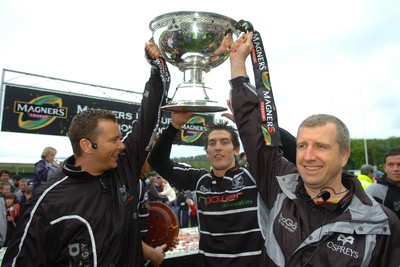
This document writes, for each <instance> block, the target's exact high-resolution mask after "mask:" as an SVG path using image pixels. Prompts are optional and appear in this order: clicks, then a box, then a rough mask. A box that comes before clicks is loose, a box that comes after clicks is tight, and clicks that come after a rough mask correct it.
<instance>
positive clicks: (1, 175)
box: [0, 170, 10, 183]
mask: <svg viewBox="0 0 400 267" xmlns="http://www.w3.org/2000/svg"><path fill="white" fill-rule="evenodd" d="M9 179H10V172H9V171H8V170H1V171H0V183H1V182H8V180H9Z"/></svg>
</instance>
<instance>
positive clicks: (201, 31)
mask: <svg viewBox="0 0 400 267" xmlns="http://www.w3.org/2000/svg"><path fill="white" fill-rule="evenodd" d="M149 27H150V30H151V31H152V32H153V38H154V40H155V42H156V44H157V45H158V48H159V50H160V52H161V55H162V56H163V57H164V58H165V60H166V61H167V62H169V63H170V64H171V65H173V66H176V67H178V69H179V70H180V71H182V72H183V73H184V81H183V83H181V84H179V85H178V86H177V88H176V90H175V93H174V95H173V97H172V100H171V101H170V102H169V103H167V104H166V105H165V106H163V107H161V108H162V109H163V110H168V111H183V112H204V113H207V112H219V111H225V110H226V109H227V108H226V107H224V106H222V105H220V104H218V102H217V101H213V100H210V99H209V96H208V95H209V94H208V93H207V92H209V90H212V89H211V88H210V87H208V86H206V84H205V83H204V74H205V73H207V72H209V71H210V70H211V69H212V68H215V67H217V66H219V65H221V64H222V63H224V62H225V61H226V60H227V59H228V57H229V50H230V46H231V44H232V43H233V41H234V38H238V37H239V34H240V31H239V30H238V29H239V27H238V23H237V22H236V21H235V20H233V19H231V18H229V17H226V16H223V15H219V14H215V13H210V12H196V11H179V12H172V13H167V14H164V15H160V16H158V17H156V18H154V19H153V20H152V21H151V22H150V25H149Z"/></svg>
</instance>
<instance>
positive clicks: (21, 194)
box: [14, 178, 29, 205]
mask: <svg viewBox="0 0 400 267" xmlns="http://www.w3.org/2000/svg"><path fill="white" fill-rule="evenodd" d="M28 189H29V186H28V179H26V178H21V179H20V180H19V188H18V189H17V190H16V191H15V192H14V193H15V195H16V196H17V201H18V203H19V204H21V205H24V203H25V202H26V197H25V193H26V191H27V190H28Z"/></svg>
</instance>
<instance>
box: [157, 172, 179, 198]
mask: <svg viewBox="0 0 400 267" xmlns="http://www.w3.org/2000/svg"><path fill="white" fill-rule="evenodd" d="M156 189H157V191H158V193H159V194H160V195H161V196H166V197H167V198H168V201H167V204H171V202H172V201H174V200H175V199H176V193H175V189H174V188H172V187H171V185H170V184H169V182H168V181H167V180H165V179H164V178H163V177H162V176H161V175H159V174H158V175H157V179H156Z"/></svg>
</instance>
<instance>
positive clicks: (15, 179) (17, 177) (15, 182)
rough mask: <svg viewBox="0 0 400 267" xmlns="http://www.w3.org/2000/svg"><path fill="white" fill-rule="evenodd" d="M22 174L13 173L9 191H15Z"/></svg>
mask: <svg viewBox="0 0 400 267" xmlns="http://www.w3.org/2000/svg"><path fill="white" fill-rule="evenodd" d="M21 178H22V176H21V175H19V174H15V175H13V177H12V179H11V183H10V184H11V193H15V191H17V190H18V188H19V180H21Z"/></svg>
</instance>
